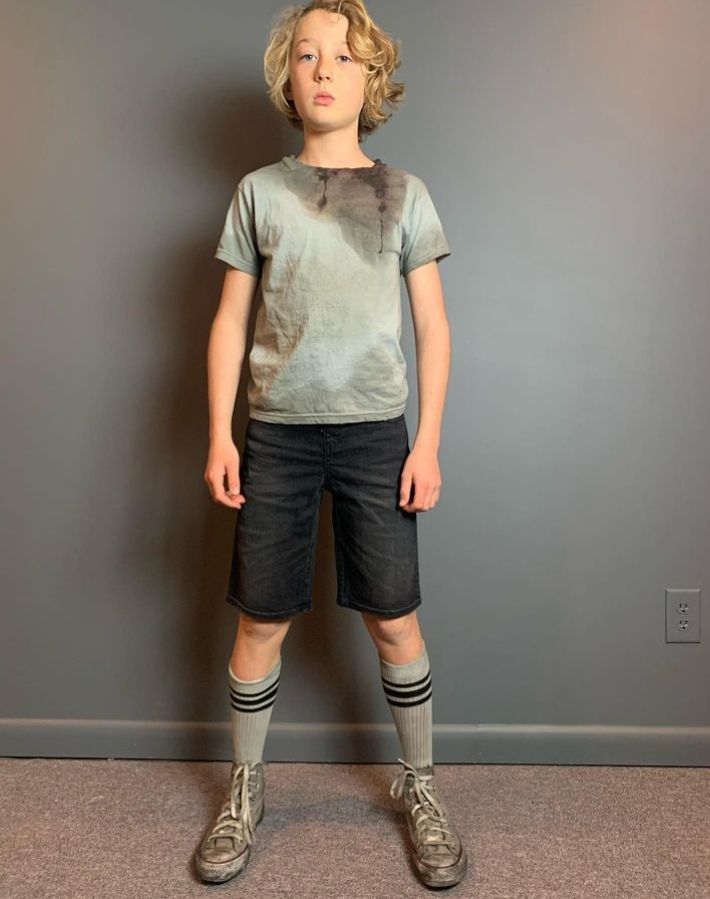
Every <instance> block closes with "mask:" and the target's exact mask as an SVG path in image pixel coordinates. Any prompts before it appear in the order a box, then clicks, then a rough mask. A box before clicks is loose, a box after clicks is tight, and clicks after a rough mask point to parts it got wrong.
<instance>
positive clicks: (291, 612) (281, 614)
mask: <svg viewBox="0 0 710 899" xmlns="http://www.w3.org/2000/svg"><path fill="white" fill-rule="evenodd" d="M225 602H228V603H229V604H230V605H232V606H236V608H237V609H239V610H240V611H242V612H246V613H247V615H251V616H252V617H254V618H263V619H265V620H266V619H272V618H293V617H294V616H295V615H300V614H301V612H310V611H311V607H310V606H297V607H296V608H293V609H285V610H284V611H278V612H262V611H255V610H253V609H250V608H249V607H248V606H245V605H244V603H243V602H242V601H241V599H237V597H236V596H234V595H233V594H232V593H228V594H227V596H226V597H225Z"/></svg>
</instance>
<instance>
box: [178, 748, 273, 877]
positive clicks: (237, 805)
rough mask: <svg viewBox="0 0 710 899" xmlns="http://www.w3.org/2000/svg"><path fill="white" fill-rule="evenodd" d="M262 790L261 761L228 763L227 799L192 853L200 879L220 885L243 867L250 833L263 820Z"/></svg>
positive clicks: (263, 781)
mask: <svg viewBox="0 0 710 899" xmlns="http://www.w3.org/2000/svg"><path fill="white" fill-rule="evenodd" d="M264 787H265V779H264V765H263V762H257V763H254V764H252V763H250V762H244V763H243V764H237V763H236V762H232V771H231V775H230V782H229V791H228V793H227V796H226V797H225V799H224V802H223V803H222V808H221V809H220V811H219V814H218V815H217V817H216V818H215V820H214V823H213V824H212V826H211V827H210V829H209V831H208V832H207V833H206V834H205V836H204V837H203V839H202V842H201V843H200V845H199V847H198V849H197V852H196V853H195V867H196V869H197V873H198V874H199V875H200V877H201V878H202V879H203V880H206V881H210V882H212V883H222V882H224V881H225V880H230V879H231V878H232V877H234V876H235V875H236V874H239V872H240V871H243V870H244V868H246V866H247V862H248V861H249V856H250V854H251V844H252V843H253V842H254V830H255V828H256V825H257V824H258V823H259V822H260V821H261V819H262V818H263V817H264Z"/></svg>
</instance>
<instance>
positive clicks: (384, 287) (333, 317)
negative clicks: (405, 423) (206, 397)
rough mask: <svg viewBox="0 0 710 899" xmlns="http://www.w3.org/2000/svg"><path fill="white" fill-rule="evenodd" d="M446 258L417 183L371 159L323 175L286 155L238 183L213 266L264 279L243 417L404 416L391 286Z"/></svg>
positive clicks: (398, 317)
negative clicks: (218, 264) (362, 164)
mask: <svg viewBox="0 0 710 899" xmlns="http://www.w3.org/2000/svg"><path fill="white" fill-rule="evenodd" d="M449 255H451V253H450V249H449V246H448V243H447V240H446V237H445V235H444V231H443V229H442V225H441V222H440V220H439V216H438V215H437V212H436V209H435V208H434V204H433V202H432V200H431V197H430V195H429V192H428V190H427V187H426V185H425V184H424V182H423V181H422V180H421V178H419V177H417V176H416V175H413V174H411V173H409V172H406V171H405V170H403V169H398V168H393V167H392V166H389V165H387V164H386V163H384V162H383V161H382V160H381V159H379V158H378V159H376V160H375V165H374V166H366V167H361V168H326V167H322V166H314V165H309V164H307V163H304V162H300V161H299V160H298V159H296V158H295V156H294V155H291V156H284V157H283V159H281V160H280V161H279V162H276V163H272V164H271V165H266V166H263V167H262V168H259V169H255V170H254V171H252V172H250V173H248V174H247V175H245V176H244V177H243V178H242V180H241V181H240V182H239V184H238V185H237V188H236V190H235V192H234V195H233V197H232V201H231V203H230V206H229V209H228V211H227V217H226V220H225V223H224V229H223V231H222V235H221V237H220V240H219V245H218V247H217V250H216V252H215V258H217V259H221V260H223V261H224V262H226V263H228V264H229V265H231V266H234V267H235V268H238V269H241V270H242V271H245V272H248V273H250V274H252V275H255V276H256V277H259V278H260V279H261V293H262V298H263V302H262V303H260V304H259V306H258V309H257V316H256V324H255V333H254V342H253V346H252V349H251V352H250V354H249V369H250V379H249V384H248V388H247V400H248V404H249V415H250V416H251V417H252V418H256V419H260V420H262V421H274V422H301V423H337V422H348V421H377V420H384V419H389V418H395V417H396V416H398V415H400V414H401V413H402V412H404V408H405V404H406V400H407V395H408V386H407V377H406V374H407V366H406V361H405V358H404V355H403V353H402V349H401V344H400V337H401V325H402V312H401V297H400V278H401V276H402V275H406V274H408V273H409V272H410V271H412V269H415V268H417V267H418V266H420V265H424V263H426V262H431V261H432V260H437V261H439V260H441V259H444V258H445V257H446V256H449Z"/></svg>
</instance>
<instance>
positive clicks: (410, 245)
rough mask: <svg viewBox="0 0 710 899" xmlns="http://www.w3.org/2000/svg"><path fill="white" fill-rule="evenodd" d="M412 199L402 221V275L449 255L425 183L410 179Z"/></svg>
mask: <svg viewBox="0 0 710 899" xmlns="http://www.w3.org/2000/svg"><path fill="white" fill-rule="evenodd" d="M410 191H411V200H410V202H409V203H408V204H407V206H406V210H407V211H406V214H405V216H404V219H403V222H402V251H401V254H400V270H401V272H402V274H403V275H406V274H408V273H409V272H411V271H412V269H415V268H418V267H419V266H420V265H424V264H425V263H427V262H431V261H432V260H436V261H437V262H440V261H441V260H442V259H445V258H446V257H447V256H450V255H451V250H450V248H449V244H448V241H447V240H446V235H445V234H444V229H443V227H442V225H441V221H440V219H439V216H438V214H437V211H436V209H435V207H434V203H433V202H432V199H431V196H430V195H429V191H428V189H427V186H426V184H425V183H424V182H423V181H422V179H421V178H417V177H415V176H412V177H411V185H410Z"/></svg>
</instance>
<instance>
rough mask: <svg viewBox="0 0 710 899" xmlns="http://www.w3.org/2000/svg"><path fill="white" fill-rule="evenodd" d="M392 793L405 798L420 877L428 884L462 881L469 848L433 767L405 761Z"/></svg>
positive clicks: (413, 858)
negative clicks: (460, 836) (447, 804)
mask: <svg viewBox="0 0 710 899" xmlns="http://www.w3.org/2000/svg"><path fill="white" fill-rule="evenodd" d="M397 761H398V762H401V763H402V766H403V767H402V769H401V771H400V772H399V774H398V775H397V777H395V779H394V781H393V782H392V786H391V787H390V796H392V797H393V798H399V797H400V796H403V797H404V802H403V804H404V811H405V813H406V817H407V833H408V835H409V853H410V856H411V859H412V862H413V863H414V867H415V868H416V871H417V875H418V877H419V879H420V880H421V881H422V883H424V884H425V885H426V886H429V887H447V886H453V885H454V884H456V883H459V881H460V880H462V879H463V877H464V875H465V874H466V870H467V866H468V859H467V856H466V850H465V849H464V847H463V845H462V844H461V840H460V838H459V836H458V834H457V833H456V830H455V828H454V826H453V824H452V823H451V818H450V816H449V812H448V810H447V808H446V806H445V805H444V801H443V799H442V798H441V796H440V794H439V791H438V788H437V786H436V782H435V780H434V766H433V765H427V766H426V767H424V768H415V767H413V766H412V765H410V764H408V763H407V762H405V761H404V759H397Z"/></svg>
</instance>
